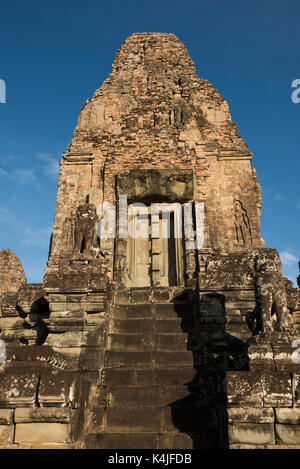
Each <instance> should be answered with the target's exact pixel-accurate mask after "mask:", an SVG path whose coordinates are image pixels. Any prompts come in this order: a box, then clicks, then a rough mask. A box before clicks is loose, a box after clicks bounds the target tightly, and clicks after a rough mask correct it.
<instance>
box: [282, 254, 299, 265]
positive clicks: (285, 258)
mask: <svg viewBox="0 0 300 469" xmlns="http://www.w3.org/2000/svg"><path fill="white" fill-rule="evenodd" d="M279 255H280V258H281V262H282V265H284V266H287V267H289V266H291V265H293V264H295V263H297V262H298V259H297V257H296V256H294V254H292V253H291V252H288V251H282V252H280V253H279Z"/></svg>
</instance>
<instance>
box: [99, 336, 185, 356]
mask: <svg viewBox="0 0 300 469" xmlns="http://www.w3.org/2000/svg"><path fill="white" fill-rule="evenodd" d="M187 345H188V337H187V334H186V333H184V332H181V333H179V334H174V333H173V334H156V335H152V334H142V333H141V334H108V342H107V349H108V350H119V351H120V350H128V351H134V350H144V351H147V350H148V351H153V350H169V351H177V352H179V351H184V350H187V349H188V347H187Z"/></svg>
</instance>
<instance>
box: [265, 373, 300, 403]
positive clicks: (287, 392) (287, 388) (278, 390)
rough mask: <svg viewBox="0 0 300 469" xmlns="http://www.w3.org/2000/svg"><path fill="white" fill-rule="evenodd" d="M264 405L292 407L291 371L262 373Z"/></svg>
mask: <svg viewBox="0 0 300 469" xmlns="http://www.w3.org/2000/svg"><path fill="white" fill-rule="evenodd" d="M261 382H262V388H263V401H264V407H291V406H292V403H293V398H292V382H291V376H290V374H289V373H278V372H277V373H274V374H271V373H268V374H267V373H262V375H261Z"/></svg>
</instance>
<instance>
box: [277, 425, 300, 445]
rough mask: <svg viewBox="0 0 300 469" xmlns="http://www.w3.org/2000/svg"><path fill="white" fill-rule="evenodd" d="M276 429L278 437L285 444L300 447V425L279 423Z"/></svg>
mask: <svg viewBox="0 0 300 469" xmlns="http://www.w3.org/2000/svg"><path fill="white" fill-rule="evenodd" d="M275 429H276V435H277V437H278V438H279V439H280V442H282V443H283V444H286V445H300V425H288V424H281V423H277V424H276V425H275Z"/></svg>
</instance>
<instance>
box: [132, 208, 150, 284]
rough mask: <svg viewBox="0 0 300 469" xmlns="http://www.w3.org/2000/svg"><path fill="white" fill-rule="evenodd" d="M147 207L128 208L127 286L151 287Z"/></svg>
mask: <svg viewBox="0 0 300 469" xmlns="http://www.w3.org/2000/svg"><path fill="white" fill-rule="evenodd" d="M150 235H151V233H150V216H149V213H148V207H137V206H132V205H130V206H129V207H128V243H127V265H128V277H129V278H128V280H129V282H128V283H129V286H135V287H149V286H151V240H150Z"/></svg>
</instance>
